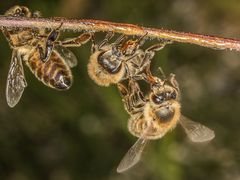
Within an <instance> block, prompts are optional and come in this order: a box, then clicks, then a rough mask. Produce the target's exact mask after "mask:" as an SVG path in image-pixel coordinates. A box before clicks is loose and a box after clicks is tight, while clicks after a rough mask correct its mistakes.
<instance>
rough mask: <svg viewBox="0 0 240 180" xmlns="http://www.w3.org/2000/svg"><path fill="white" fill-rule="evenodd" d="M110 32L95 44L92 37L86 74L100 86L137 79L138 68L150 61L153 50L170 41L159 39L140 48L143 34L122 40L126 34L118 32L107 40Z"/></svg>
mask: <svg viewBox="0 0 240 180" xmlns="http://www.w3.org/2000/svg"><path fill="white" fill-rule="evenodd" d="M113 35H114V34H113V33H111V32H110V33H108V34H107V35H106V37H105V39H104V40H103V41H102V42H101V43H99V44H95V42H94V40H93V45H92V54H91V56H90V60H89V64H88V74H89V76H90V78H91V79H93V80H94V81H95V82H96V84H98V85H100V86H109V85H111V84H117V83H118V82H120V81H122V80H124V79H128V78H130V77H132V78H135V79H137V78H141V77H142V76H141V71H143V70H144V68H145V67H146V66H147V65H148V64H149V63H150V61H151V59H152V58H153V56H154V54H155V52H156V51H159V50H161V49H163V48H164V46H165V45H166V44H169V43H170V41H164V40H163V41H162V42H161V43H159V44H156V45H153V46H151V47H149V48H147V49H146V50H142V49H140V46H141V45H142V44H143V43H144V42H145V36H146V35H147V34H144V35H143V36H141V37H139V38H138V39H136V40H133V39H129V40H126V38H127V37H126V35H122V36H120V37H119V38H118V39H117V40H116V41H115V42H114V43H109V41H110V40H111V39H112V37H113Z"/></svg>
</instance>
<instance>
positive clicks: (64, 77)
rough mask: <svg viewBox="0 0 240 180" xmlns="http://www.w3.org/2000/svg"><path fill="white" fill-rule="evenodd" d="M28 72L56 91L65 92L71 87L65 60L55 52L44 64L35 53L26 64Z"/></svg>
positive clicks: (70, 77) (69, 74)
mask: <svg viewBox="0 0 240 180" xmlns="http://www.w3.org/2000/svg"><path fill="white" fill-rule="evenodd" d="M26 64H27V65H28V66H29V68H30V70H31V71H32V72H33V73H34V74H35V76H36V77H37V78H38V79H39V80H40V81H42V82H43V83H44V84H45V85H47V86H49V87H51V88H54V89H57V90H67V89H69V88H70V87H71V85H72V81H73V78H72V72H71V69H70V68H69V66H68V65H67V64H66V62H65V60H64V59H63V58H62V57H61V56H60V55H59V54H58V53H56V52H55V51H53V52H52V54H51V56H50V58H49V60H48V61H46V62H42V61H41V59H40V57H39V53H38V52H37V51H36V52H35V53H33V55H32V56H31V57H30V58H29V60H28V61H27V62H26Z"/></svg>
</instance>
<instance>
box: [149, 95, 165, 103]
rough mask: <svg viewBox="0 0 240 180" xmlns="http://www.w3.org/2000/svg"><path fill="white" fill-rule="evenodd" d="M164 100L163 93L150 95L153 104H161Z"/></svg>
mask: <svg viewBox="0 0 240 180" xmlns="http://www.w3.org/2000/svg"><path fill="white" fill-rule="evenodd" d="M164 100H165V98H164V95H163V94H159V95H153V96H152V101H153V102H154V103H155V104H161V103H163V101H164Z"/></svg>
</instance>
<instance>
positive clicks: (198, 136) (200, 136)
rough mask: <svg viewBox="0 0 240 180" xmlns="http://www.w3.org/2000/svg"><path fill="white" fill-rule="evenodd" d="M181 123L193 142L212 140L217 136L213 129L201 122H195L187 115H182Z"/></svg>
mask: <svg viewBox="0 0 240 180" xmlns="http://www.w3.org/2000/svg"><path fill="white" fill-rule="evenodd" d="M180 124H181V125H182V127H183V128H184V130H185V132H186V134H187V136H188V137H189V138H190V140H191V141H193V142H205V141H210V140H212V139H213V138H214V137H215V133H214V131H213V130H211V129H209V128H208V127H206V126H204V125H202V124H200V123H197V122H194V121H192V120H190V119H189V118H187V117H185V116H182V117H181V119H180Z"/></svg>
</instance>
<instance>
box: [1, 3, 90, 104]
mask: <svg viewBox="0 0 240 180" xmlns="http://www.w3.org/2000/svg"><path fill="white" fill-rule="evenodd" d="M5 15H6V16H16V17H28V18H34V17H39V16H40V14H39V12H34V13H31V12H30V10H29V9H28V8H27V7H24V6H14V7H12V8H11V9H9V10H8V11H7V12H6V13H5ZM59 28H60V27H59ZM59 28H57V29H54V30H52V31H51V32H47V31H46V30H45V29H43V30H42V29H41V30H40V29H30V28H24V29H19V28H3V34H4V35H5V36H6V38H7V40H8V42H9V44H10V46H11V48H12V49H13V53H12V60H11V64H10V70H9V73H8V79H7V87H6V97H7V103H8V105H9V106H10V107H14V106H15V105H16V104H17V103H18V101H19V100H20V98H21V96H22V93H23V91H24V89H25V87H26V86H27V83H26V80H25V76H24V71H23V66H22V61H24V62H25V64H26V65H27V66H28V67H29V69H30V70H31V72H32V73H33V74H34V75H35V76H36V77H37V78H38V79H39V80H40V81H41V82H42V83H43V84H45V85H47V86H48V87H51V88H54V89H57V90H67V89H69V88H70V87H71V85H72V82H73V77H72V72H71V69H70V67H74V66H76V65H77V58H76V56H75V55H74V54H73V53H72V52H71V51H70V50H68V49H67V48H66V47H71V46H81V45H82V44H85V43H86V42H87V41H88V40H89V39H90V38H91V35H90V34H86V33H85V34H82V35H80V36H79V37H77V38H73V39H69V40H65V41H57V38H58V36H59Z"/></svg>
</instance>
